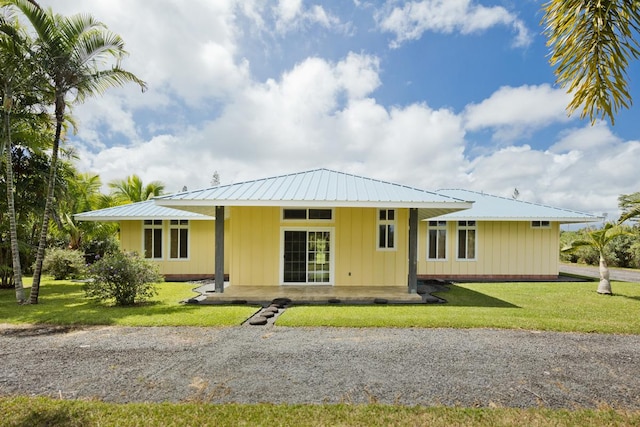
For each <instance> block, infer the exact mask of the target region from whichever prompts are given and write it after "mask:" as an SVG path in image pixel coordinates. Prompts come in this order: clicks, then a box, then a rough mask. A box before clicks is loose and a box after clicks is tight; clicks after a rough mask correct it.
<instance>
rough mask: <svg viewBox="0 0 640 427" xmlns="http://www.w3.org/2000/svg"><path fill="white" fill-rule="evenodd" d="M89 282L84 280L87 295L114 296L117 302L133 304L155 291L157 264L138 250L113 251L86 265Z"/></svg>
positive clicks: (118, 303) (104, 299) (144, 299)
mask: <svg viewBox="0 0 640 427" xmlns="http://www.w3.org/2000/svg"><path fill="white" fill-rule="evenodd" d="M89 273H90V277H91V279H92V281H91V282H89V283H87V284H85V286H84V291H85V294H86V296H87V297H89V298H93V299H97V300H100V301H106V300H114V301H115V304H116V305H134V304H135V303H137V302H144V301H146V300H148V299H149V298H152V297H153V296H154V295H157V294H158V291H157V290H156V286H155V284H156V283H158V282H162V281H163V279H162V276H161V275H160V272H159V271H158V267H157V266H156V265H155V264H153V263H151V262H149V261H147V260H145V259H142V258H140V257H139V256H138V255H137V254H127V253H124V252H114V253H112V254H107V255H105V257H104V258H102V259H100V260H99V261H96V262H95V263H93V264H92V265H91V266H89Z"/></svg>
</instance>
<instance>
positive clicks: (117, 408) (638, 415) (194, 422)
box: [0, 397, 640, 427]
mask: <svg viewBox="0 0 640 427" xmlns="http://www.w3.org/2000/svg"><path fill="white" fill-rule="evenodd" d="M0 413H2V414H3V417H2V421H0V425H3V426H78V427H80V426H82V427H91V426H123V427H126V426H160V425H162V426H346V425H348V426H391V425H395V426H400V425H402V426H434V427H438V426H476V425H487V426H512V425H528V426H540V427H542V426H613V425H615V426H637V425H638V424H640V412H637V411H633V412H631V411H615V410H612V409H602V410H586V409H581V410H574V411H569V410H550V409H540V408H535V409H511V408H497V409H478V408H445V407H434V408H426V407H406V406H391V405H378V404H370V405H344V404H343V405H272V404H258V405H238V404H227V405H212V404H207V403H200V402H196V403H182V404H170V403H162V404H154V403H144V404H142V403H140V404H108V403H102V402H95V401H78V400H76V401H65V400H54V399H48V398H27V397H11V398H1V397H0Z"/></svg>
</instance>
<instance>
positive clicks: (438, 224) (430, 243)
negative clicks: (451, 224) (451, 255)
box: [427, 221, 447, 260]
mask: <svg viewBox="0 0 640 427" xmlns="http://www.w3.org/2000/svg"><path fill="white" fill-rule="evenodd" d="M427 233H428V234H427V259H431V260H436V259H447V221H429V228H428V231H427Z"/></svg>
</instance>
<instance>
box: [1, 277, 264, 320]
mask: <svg viewBox="0 0 640 427" xmlns="http://www.w3.org/2000/svg"><path fill="white" fill-rule="evenodd" d="M27 280H28V279H27ZM27 285H28V282H27ZM193 288H194V285H193V284H192V283H175V282H173V283H172V282H166V283H161V284H159V285H158V295H157V296H156V297H154V298H153V299H152V300H151V301H149V302H148V303H145V304H141V305H137V306H134V307H112V306H108V305H107V304H103V303H99V302H95V301H91V300H88V299H87V298H85V296H84V292H83V291H82V284H80V283H76V282H70V281H53V280H45V281H43V285H42V286H41V288H40V298H39V303H38V304H36V305H18V304H16V302H15V291H14V290H6V289H3V290H0V313H1V314H0V322H2V323H13V324H24V323H45V324H54V325H119V326H233V325H240V324H241V323H242V322H243V321H245V320H246V319H247V318H249V317H251V315H252V314H253V313H255V312H256V311H257V309H258V308H257V307H251V306H224V307H223V306H216V307H214V306H196V305H190V304H180V301H182V300H185V299H187V298H190V297H193V296H195V294H194V293H193V291H192V289H193ZM25 290H26V293H27V295H28V293H29V289H28V288H27V289H25Z"/></svg>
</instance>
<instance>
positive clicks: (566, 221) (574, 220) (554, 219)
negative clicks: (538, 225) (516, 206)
mask: <svg viewBox="0 0 640 427" xmlns="http://www.w3.org/2000/svg"><path fill="white" fill-rule="evenodd" d="M428 220H440V221H515V222H517V221H522V222H529V221H550V222H558V223H560V224H569V223H581V222H600V221H603V220H604V218H603V217H593V218H581V217H566V218H558V217H526V218H523V217H478V216H457V215H456V216H455V217H450V216H447V215H442V216H439V217H433V218H429V219H428Z"/></svg>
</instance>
